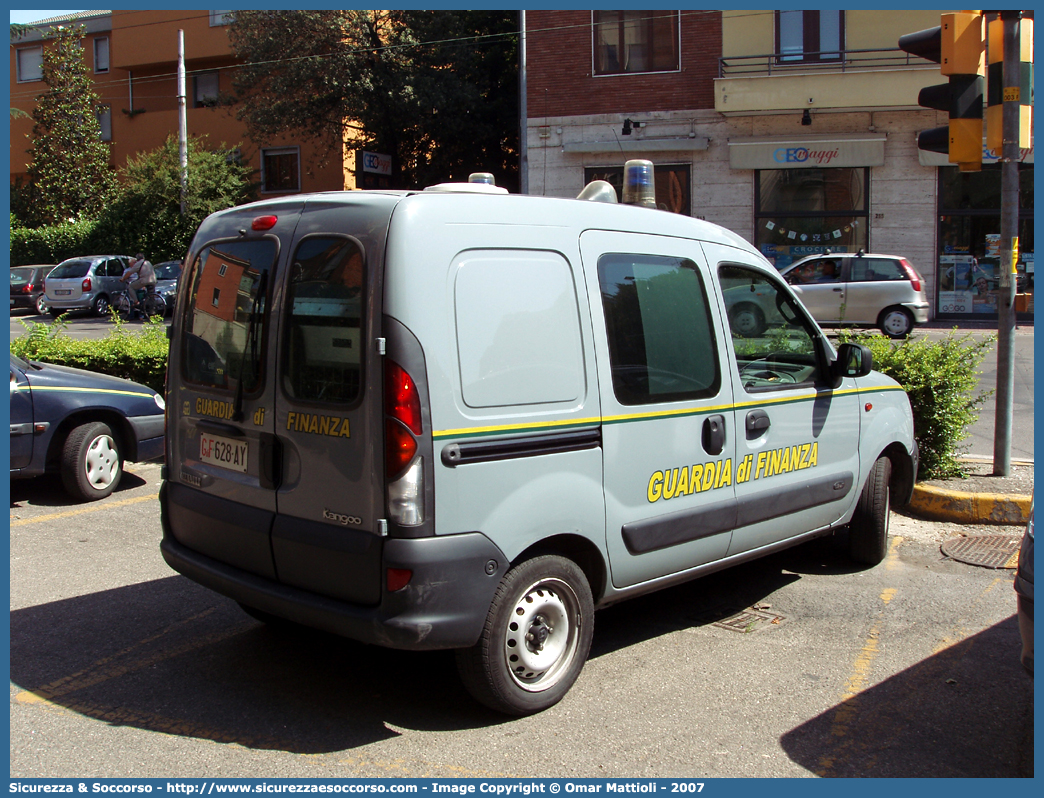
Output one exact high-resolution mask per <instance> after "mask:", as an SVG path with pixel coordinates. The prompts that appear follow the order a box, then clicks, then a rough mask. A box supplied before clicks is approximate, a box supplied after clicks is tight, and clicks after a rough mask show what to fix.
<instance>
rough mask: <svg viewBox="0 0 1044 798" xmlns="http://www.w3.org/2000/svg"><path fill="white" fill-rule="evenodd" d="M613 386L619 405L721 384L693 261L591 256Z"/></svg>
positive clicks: (703, 392)
mask: <svg viewBox="0 0 1044 798" xmlns="http://www.w3.org/2000/svg"><path fill="white" fill-rule="evenodd" d="M598 283H599V286H600V288H601V291H602V307H603V308H604V310H605V325H606V332H607V333H608V336H609V362H610V366H611V368H612V374H613V390H614V392H615V393H616V398H617V399H618V400H619V401H620V403H621V404H625V405H641V404H651V403H654V402H670V401H684V400H687V399H697V398H702V397H708V396H714V395H715V394H717V393H718V389H719V388H720V386H721V375H720V372H719V369H718V356H717V352H718V348H717V345H716V344H715V340H714V328H713V324H712V322H711V315H710V311H709V307H708V301H707V291H706V287H705V286H704V283H703V278H702V276H701V275H700V272H699V269H698V268H697V267H696V264H695V263H694V262H693V261H691V260H688V259H685V258H672V257H662V256H658V255H629V254H615V253H613V254H606V255H602V256H601V257H600V258H599V259H598Z"/></svg>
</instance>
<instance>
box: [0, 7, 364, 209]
mask: <svg viewBox="0 0 1044 798" xmlns="http://www.w3.org/2000/svg"><path fill="white" fill-rule="evenodd" d="M231 13H232V12H229V11H176V10H162V11H87V12H83V13H81V14H76V15H71V16H67V17H55V18H53V19H48V20H43V21H42V22H39V23H36V24H34V25H33V26H32V28H31V30H30V31H29V33H27V34H26V35H24V36H21V37H18V38H12V41H11V78H10V82H11V106H12V108H17V109H20V110H22V111H24V112H25V113H27V114H29V113H31V112H32V109H33V107H34V106H35V103H36V98H37V97H38V96H39V95H40V94H41V93H43V92H44V91H46V89H47V86H46V84H45V83H44V82H43V80H42V72H41V65H42V61H43V49H44V48H45V47H47V40H46V39H45V38H44V36H43V34H44V32H45V31H47V30H48V29H50V28H52V27H54V26H56V25H62V24H67V25H68V24H71V25H83V26H84V27H85V28H86V34H85V36H84V39H83V50H84V58H85V59H86V62H87V64H88V66H89V67H90V69H91V74H92V76H93V79H94V90H95V92H96V94H97V95H98V98H99V100H100V103H101V110H100V113H99V120H100V121H101V125H102V138H103V139H105V140H106V141H108V142H109V144H110V150H111V154H112V157H111V163H112V165H113V167H115V168H119V167H121V166H123V165H125V164H126V163H127V159H128V158H133V157H135V156H136V155H138V154H139V153H141V152H147V151H150V150H154V149H156V148H158V147H160V146H161V145H162V144H163V142H164V141H165V140H166V139H167V137H168V136H171V135H175V136H176V135H177V133H178V116H179V110H178V81H177V73H178V69H177V66H178V31H183V32H184V48H185V69H186V87H185V89H186V108H187V110H186V117H187V127H188V135H189V136H202V135H205V136H207V137H208V141H209V146H210V147H211V148H213V149H218V148H221V147H227V148H228V149H229V150H230V151H232V152H234V154H235V155H236V156H237V157H239V158H240V159H241V160H242V161H243V162H244V163H246V164H248V165H250V166H251V167H253V168H254V169H255V170H256V179H257V180H258V181H259V183H260V193H261V197H262V198H269V197H274V196H279V195H281V194H294V193H300V192H305V191H327V190H339V189H344V188H353V187H354V186H355V176H354V175H355V172H354V152H346V151H345V150H343V149H342V148H341V147H340V146H338V147H337V148H336V149H335V154H334V156H333V162H332V163H331V162H330V160H329V159H327V160H323V159H322V158H321V156H320V152H319V148H317V147H316V146H315V145H314V144H311V143H309V142H305V141H301V140H297V139H295V138H293V137H292V136H287V137H284V138H281V139H279V140H277V141H274V142H265V143H263V144H262V143H254V142H252V141H250V139H249V138H248V137H247V134H246V127H245V125H244V124H243V123H242V122H239V121H238V120H237V119H236V118H235V111H234V109H231V108H229V107H227V106H218V105H215V100H216V98H217V97H218V94H219V93H221V92H229V91H231V88H232V73H233V70H234V69H235V68H236V60H235V58H234V57H233V55H232V51H231V48H230V46H229V41H228V35H227V30H228V25H229V23H230V21H231V16H230V15H231ZM32 128H33V122H32V119H27V118H22V117H19V118H12V119H11V180H12V182H13V181H15V180H17V179H18V178H23V179H24V178H25V176H26V169H27V167H28V164H29V157H30V156H29V153H28V150H29V148H30V146H31V134H32Z"/></svg>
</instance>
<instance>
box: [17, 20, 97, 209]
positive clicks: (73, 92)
mask: <svg viewBox="0 0 1044 798" xmlns="http://www.w3.org/2000/svg"><path fill="white" fill-rule="evenodd" d="M84 32H85V28H84V27H83V26H82V25H76V26H59V27H57V28H54V29H53V30H51V31H49V32H48V33H46V34H45V37H46V38H49V39H52V40H53V44H52V45H51V46H50V47H45V48H44V57H43V80H44V82H45V83H46V84H47V91H46V92H44V94H43V95H42V96H41V97H40V99H39V101H38V102H37V104H36V108H35V109H34V110H33V113H32V117H33V121H34V125H33V133H32V147H31V148H30V150H29V153H30V156H31V157H30V162H29V168H28V174H29V180H30V181H31V183H32V185H33V192H34V197H35V203H34V205H35V208H34V212H35V215H36V217H37V218H36V219H34V220H32V221H33V222H35V223H36V224H50V223H53V222H55V221H58V220H63V219H68V218H75V217H79V216H81V215H84V214H88V215H89V214H93V213H96V212H97V211H98V210H100V209H101V208H102V207H104V205H105V203H106V201H107V200H108V198H109V196H110V194H111V192H112V190H113V188H114V186H115V183H116V175H115V172H114V171H113V169H112V167H111V166H109V146H108V145H107V144H106V143H105V142H104V141H102V138H101V125H100V123H99V122H98V116H97V113H98V97H97V95H96V94H95V93H94V90H93V88H92V85H91V74H90V69H89V67H88V66H87V64H86V63H85V62H84V58H83V47H82V45H81V44H80V40H81V38H82V37H83V35H84Z"/></svg>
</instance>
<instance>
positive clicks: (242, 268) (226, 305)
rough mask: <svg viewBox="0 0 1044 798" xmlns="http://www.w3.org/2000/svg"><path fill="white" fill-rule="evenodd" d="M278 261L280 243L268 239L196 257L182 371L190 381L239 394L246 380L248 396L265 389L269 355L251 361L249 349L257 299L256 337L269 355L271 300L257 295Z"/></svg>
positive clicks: (226, 245) (211, 248)
mask: <svg viewBox="0 0 1044 798" xmlns="http://www.w3.org/2000/svg"><path fill="white" fill-rule="evenodd" d="M275 258H276V243H275V242H274V241H272V240H268V239H265V240H261V241H231V242H221V243H216V244H212V245H210V246H208V247H204V248H203V250H201V251H200V253H199V255H197V256H196V260H195V262H194V263H193V264H192V268H191V271H190V272H189V284H190V285H191V289H190V291H189V301H188V306H187V308H186V310H185V314H186V315H185V324H184V328H183V329H184V333H183V336H182V351H183V355H182V373H183V376H184V377H185V379H186V380H187V381H188V382H192V383H195V384H197V385H203V386H206V387H210V388H225V389H228V390H235V389H236V388H237V386H238V383H239V381H240V380H242V382H243V391H244V392H246V393H252V392H254V391H257V390H258V389H260V387H261V385H262V382H263V377H264V373H263V372H264V356H263V354H262V355H261V356H259V357H251V356H248V355H247V354H246V351H245V350H246V347H247V344H248V338H249V337H250V336H248V332H249V326H250V319H251V314H252V312H253V311H254V310H255V300H256V311H257V313H258V318H260V329H258V330H256V331H255V334H254V336H253V337H254V339H255V340H259V341H261V342H262V352H263V345H264V344H263V342H264V341H265V340H266V330H267V327H268V312H267V311H268V307H267V302H266V299H267V297H265V296H257V291H258V286H259V285H260V284H261V282H262V281H261V277H262V275H264V274H265V273H266V272H268V271H269V270H270V269H271V268H272V266H273V265H274V263H275ZM266 282H268V281H266ZM269 284H270V283H269ZM265 293H266V294H267V293H268V292H267V291H266V292H265Z"/></svg>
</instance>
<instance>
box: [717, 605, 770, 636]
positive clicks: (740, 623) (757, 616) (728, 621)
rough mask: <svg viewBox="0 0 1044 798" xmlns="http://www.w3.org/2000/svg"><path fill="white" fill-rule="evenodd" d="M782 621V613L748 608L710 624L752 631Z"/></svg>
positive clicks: (729, 628) (723, 627)
mask: <svg viewBox="0 0 1044 798" xmlns="http://www.w3.org/2000/svg"><path fill="white" fill-rule="evenodd" d="M782 621H783V616H782V615H776V614H775V613H773V612H765V610H756V609H749V610H743V611H742V612H738V613H736V614H735V615H733V616H732V617H731V618H725V619H724V620H721V621H716V622H715V623H713V624H711V625H712V626H718V627H720V628H722V629H728V630H729V631H732V632H753V631H755V630H757V629H760V628H761V627H762V626H766V625H768V624H778V623H781V622H782Z"/></svg>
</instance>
